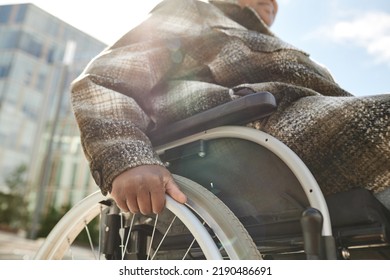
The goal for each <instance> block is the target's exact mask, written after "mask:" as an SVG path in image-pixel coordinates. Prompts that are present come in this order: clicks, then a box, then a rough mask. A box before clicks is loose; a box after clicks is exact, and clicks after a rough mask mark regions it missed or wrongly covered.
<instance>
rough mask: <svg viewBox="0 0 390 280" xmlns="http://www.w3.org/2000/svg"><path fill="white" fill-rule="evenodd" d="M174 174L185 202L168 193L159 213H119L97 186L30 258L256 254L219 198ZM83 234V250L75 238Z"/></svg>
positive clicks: (255, 256) (242, 256) (244, 256)
mask: <svg viewBox="0 0 390 280" xmlns="http://www.w3.org/2000/svg"><path fill="white" fill-rule="evenodd" d="M174 177H175V180H176V182H177V183H178V184H179V186H180V187H181V189H182V190H183V192H184V193H186V195H187V197H188V202H187V204H186V205H185V206H184V205H181V204H179V203H177V202H175V201H174V200H173V199H171V198H170V197H167V202H166V209H165V210H164V211H163V212H162V213H161V214H158V215H146V216H145V215H141V214H136V215H133V214H131V213H121V212H120V211H119V208H118V207H117V206H116V205H115V203H114V202H113V201H112V200H111V199H107V198H106V197H104V196H102V195H101V193H100V192H96V193H94V194H92V195H90V196H89V197H87V198H85V199H84V200H82V201H81V202H80V203H79V204H77V205H75V206H74V207H73V208H72V209H71V210H70V211H69V212H68V213H67V214H66V215H65V216H64V217H63V218H62V219H61V220H60V221H59V222H58V223H57V225H56V226H55V227H54V228H53V230H52V231H51V232H50V234H49V235H48V236H47V238H46V240H45V242H44V243H43V244H42V246H41V248H40V249H39V250H38V252H37V254H36V256H35V259H64V258H65V259H67V258H70V259H79V258H81V259H89V258H91V259H261V255H260V253H259V251H258V250H257V248H256V245H255V244H254V242H253V241H252V239H251V237H250V236H249V234H248V233H247V231H246V229H245V228H244V226H243V225H242V224H241V222H240V221H239V220H238V219H237V217H236V216H235V215H234V214H233V213H232V212H231V211H230V209H228V208H227V206H226V205H225V204H223V202H222V201H220V200H219V199H218V198H217V197H216V196H214V195H213V194H212V193H210V192H209V191H207V190H206V189H205V188H203V187H202V186H200V185H199V184H197V183H195V182H193V181H191V180H188V179H186V178H184V177H181V176H177V175H174ZM97 220H98V222H97ZM91 224H92V228H91V227H90V225H91ZM91 232H97V234H96V236H95V237H93V236H92V235H91ZM83 234H84V235H85V236H87V238H86V239H88V243H89V245H88V247H89V248H90V250H89V251H90V252H89V253H88V254H87V253H84V252H85V250H81V249H80V248H83V246H84V247H85V245H80V244H79V243H78V239H79V237H78V236H81V235H83ZM75 245H76V246H75ZM81 251H82V252H83V253H78V252H81Z"/></svg>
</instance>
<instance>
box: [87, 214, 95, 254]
mask: <svg viewBox="0 0 390 280" xmlns="http://www.w3.org/2000/svg"><path fill="white" fill-rule="evenodd" d="M85 231H86V232H87V236H88V240H89V245H90V246H91V250H92V254H93V256H94V258H95V260H97V257H96V254H95V249H94V248H93V242H92V237H91V234H90V232H89V229H88V223H87V222H86V221H85Z"/></svg>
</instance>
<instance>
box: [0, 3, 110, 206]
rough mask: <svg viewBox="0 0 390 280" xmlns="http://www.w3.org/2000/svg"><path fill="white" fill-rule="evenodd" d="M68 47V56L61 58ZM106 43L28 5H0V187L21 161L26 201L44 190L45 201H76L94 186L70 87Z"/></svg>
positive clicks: (1, 189) (4, 184)
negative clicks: (75, 117)
mask: <svg viewBox="0 0 390 280" xmlns="http://www.w3.org/2000/svg"><path fill="white" fill-rule="evenodd" d="M69 46H72V47H73V49H74V53H73V55H72V58H73V59H72V61H68V62H66V63H65V61H64V56H65V53H66V52H67V51H69V48H70V47H69ZM105 47H106V45H105V44H103V43H102V42H100V41H98V40H97V39H95V38H93V37H91V36H89V35H87V34H85V33H83V32H82V31H80V30H78V29H77V28H75V27H73V26H71V25H69V24H67V23H65V22H63V21H62V20H60V19H58V18H56V17H54V16H53V15H51V14H49V13H47V12H45V11H44V10H42V9H40V8H39V7H37V6H35V5H33V4H18V5H3V6H0V191H2V192H7V191H9V188H8V186H7V184H6V179H7V176H9V175H10V174H12V173H13V172H14V171H15V170H16V169H17V168H18V167H20V166H23V165H24V166H26V167H27V170H26V172H25V174H24V176H25V179H26V181H27V182H26V193H27V194H29V195H30V196H31V201H34V196H36V194H37V193H40V192H44V195H45V202H46V203H47V201H50V203H52V204H58V205H61V204H64V203H74V202H75V201H78V200H79V199H81V197H83V196H85V195H86V194H87V193H90V192H91V191H92V190H96V186H94V185H93V182H92V180H90V175H89V172H88V166H87V164H86V162H85V159H84V157H83V154H82V151H81V148H80V141H79V136H78V129H77V127H76V123H75V121H74V116H73V113H72V110H71V108H70V95H69V84H70V82H71V81H72V80H73V79H74V78H76V77H77V76H78V75H79V74H80V73H81V71H82V70H83V68H84V67H85V66H86V64H87V63H88V62H89V61H90V60H91V58H92V57H94V56H96V55H97V54H98V53H99V52H101V51H102V50H103V48H105ZM68 54H69V52H68ZM70 62H71V63H70ZM53 127H55V129H53ZM42 174H47V176H43V175H42ZM43 178H45V179H43ZM42 184H43V185H44V186H42ZM7 188H8V189H7Z"/></svg>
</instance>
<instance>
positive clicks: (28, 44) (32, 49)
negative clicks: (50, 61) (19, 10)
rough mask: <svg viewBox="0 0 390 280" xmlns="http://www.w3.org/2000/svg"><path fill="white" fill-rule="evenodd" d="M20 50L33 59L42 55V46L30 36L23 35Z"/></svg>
mask: <svg viewBox="0 0 390 280" xmlns="http://www.w3.org/2000/svg"><path fill="white" fill-rule="evenodd" d="M20 48H21V49H22V50H24V51H25V52H27V53H29V54H31V55H33V56H35V57H41V55H42V49H43V47H42V44H41V43H40V42H39V41H38V40H37V38H34V36H32V35H31V34H27V33H24V34H23V37H22V40H21V43H20Z"/></svg>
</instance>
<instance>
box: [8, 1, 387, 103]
mask: <svg viewBox="0 0 390 280" xmlns="http://www.w3.org/2000/svg"><path fill="white" fill-rule="evenodd" d="M25 2H31V3H33V4H35V5H37V6H38V7H40V8H42V9H44V10H46V11H47V12H49V13H51V14H53V15H54V16H56V17H58V18H60V19H62V20H64V21H66V22H67V23H69V24H71V25H73V26H74V27H76V28H78V29H80V30H82V31H84V32H86V33H87V34H89V35H91V36H93V37H95V38H97V39H99V40H101V41H102V42H104V43H107V44H110V43H114V42H115V40H117V39H118V38H119V37H120V36H121V35H123V34H124V33H126V32H127V31H128V30H130V29H131V28H133V27H134V26H136V25H137V24H138V23H139V22H141V21H142V20H143V19H145V18H146V17H147V14H148V12H149V11H150V10H151V9H152V8H153V7H154V6H155V5H156V4H157V3H159V2H160V0H139V1H135V0H109V1H107V0H99V1H91V0H30V1H28V0H27V1H23V0H0V5H3V4H15V3H25ZM278 3H279V12H278V15H277V18H276V21H275V23H274V25H273V26H272V30H273V32H274V33H275V35H277V36H278V37H279V38H281V39H283V40H284V41H286V42H288V43H290V44H293V45H295V46H296V47H298V48H300V49H302V50H304V51H306V52H307V53H309V54H310V55H311V57H312V58H313V59H314V60H316V61H317V62H319V63H321V64H323V65H325V66H326V67H327V68H328V69H329V70H330V72H331V73H332V75H333V76H334V78H335V80H336V82H338V83H339V85H340V86H341V87H343V88H344V89H346V90H347V91H349V92H351V93H352V94H354V95H358V96H364V95H375V94H383V93H390V1H389V0H278Z"/></svg>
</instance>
